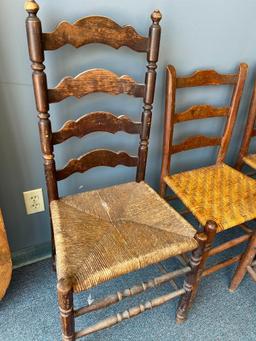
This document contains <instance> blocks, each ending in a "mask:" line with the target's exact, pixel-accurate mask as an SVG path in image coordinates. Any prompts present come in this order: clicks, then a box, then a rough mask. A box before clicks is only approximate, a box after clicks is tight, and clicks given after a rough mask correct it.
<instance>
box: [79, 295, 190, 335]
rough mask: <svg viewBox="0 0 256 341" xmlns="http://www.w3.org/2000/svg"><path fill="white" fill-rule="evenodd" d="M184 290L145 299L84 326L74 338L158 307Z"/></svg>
mask: <svg viewBox="0 0 256 341" xmlns="http://www.w3.org/2000/svg"><path fill="white" fill-rule="evenodd" d="M184 293H185V290H184V289H179V290H176V291H173V292H170V293H168V294H165V295H162V296H159V297H156V298H153V299H152V300H150V301H147V302H146V303H144V304H140V305H138V306H136V307H132V308H130V309H128V310H125V311H123V312H120V313H117V314H116V315H113V316H110V317H108V318H106V319H104V320H102V321H100V322H98V323H96V324H95V325H93V326H90V327H88V328H85V329H83V330H81V331H79V332H77V333H76V338H80V337H83V336H87V335H90V334H92V333H95V332H98V331H100V330H103V329H106V328H109V327H112V326H114V325H116V324H118V323H120V322H122V321H124V320H127V319H130V318H132V317H135V316H137V315H139V314H141V313H143V312H144V311H147V310H151V309H153V308H155V307H158V306H160V305H162V304H164V303H166V302H168V301H170V300H172V299H174V298H176V297H178V296H181V295H184Z"/></svg>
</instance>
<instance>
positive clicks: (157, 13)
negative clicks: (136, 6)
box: [151, 9, 162, 24]
mask: <svg viewBox="0 0 256 341" xmlns="http://www.w3.org/2000/svg"><path fill="white" fill-rule="evenodd" d="M151 19H152V21H153V23H154V24H159V22H160V20H161V19H162V14H161V12H160V11H159V10H158V9H156V10H154V12H153V13H152V14H151Z"/></svg>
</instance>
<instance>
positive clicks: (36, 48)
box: [25, 0, 59, 263]
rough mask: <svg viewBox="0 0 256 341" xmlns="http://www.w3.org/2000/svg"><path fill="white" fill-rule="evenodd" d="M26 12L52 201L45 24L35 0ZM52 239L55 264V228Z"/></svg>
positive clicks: (55, 191)
mask: <svg viewBox="0 0 256 341" xmlns="http://www.w3.org/2000/svg"><path fill="white" fill-rule="evenodd" d="M25 9H26V11H27V12H28V18H27V20H26V29H27V39H28V48H29V56H30V60H31V62H32V66H31V67H32V70H33V75H32V77H33V85H34V93H35V99H36V107H37V111H38V118H39V124H38V126H39V133H40V142H41V150H42V154H43V160H44V170H45V177H46V184H47V192H48V199H49V202H51V201H53V200H56V199H58V197H59V195H58V188H57V181H56V177H55V173H56V167H55V161H54V154H53V145H52V128H51V121H50V120H49V117H50V115H49V104H48V95H47V78H46V74H45V72H44V69H45V66H44V49H43V43H42V26H41V21H40V19H39V18H38V17H37V12H38V11H39V5H38V4H37V3H36V2H35V1H33V0H31V1H27V2H26V3H25ZM51 237H52V239H51V240H52V257H53V263H54V258H55V244H54V236H53V229H52V226H51Z"/></svg>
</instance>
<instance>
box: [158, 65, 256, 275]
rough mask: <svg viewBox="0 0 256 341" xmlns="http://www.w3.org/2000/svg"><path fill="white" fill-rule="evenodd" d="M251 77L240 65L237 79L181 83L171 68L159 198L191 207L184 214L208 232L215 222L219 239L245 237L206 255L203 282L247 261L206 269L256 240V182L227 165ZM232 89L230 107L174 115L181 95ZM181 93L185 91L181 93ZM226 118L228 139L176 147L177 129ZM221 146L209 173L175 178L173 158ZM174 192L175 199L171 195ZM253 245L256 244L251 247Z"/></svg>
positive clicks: (212, 76)
mask: <svg viewBox="0 0 256 341" xmlns="http://www.w3.org/2000/svg"><path fill="white" fill-rule="evenodd" d="M246 74H247V65H246V64H241V65H240V67H239V70H238V72H237V73H235V74H227V75H223V74H219V73H217V72H216V71H214V70H203V71H197V72H195V73H194V74H192V75H190V76H188V77H177V76H176V70H175V68H174V67H173V66H171V65H169V66H168V67H167V85H166V107H165V133H164V142H163V161H162V170H161V183H160V194H161V196H162V197H163V198H165V199H166V200H167V201H170V202H171V201H172V200H174V199H175V200H176V199H180V200H181V201H182V202H183V204H184V205H185V206H186V208H187V210H186V212H185V214H188V213H192V214H193V215H194V217H195V218H196V219H197V220H198V222H199V223H200V224H201V225H202V226H204V224H205V223H206V221H207V220H209V219H211V220H213V221H215V222H216V224H217V233H221V232H222V231H224V230H227V229H231V228H233V227H236V226H240V227H241V231H243V232H245V233H244V234H243V235H242V236H240V237H237V238H235V239H232V240H229V241H228V242H225V243H223V244H221V245H218V246H216V247H214V248H208V250H205V252H204V255H203V258H202V261H201V265H200V268H201V270H200V271H201V276H207V275H210V274H211V273H213V272H215V271H217V270H219V269H222V268H223V267H226V266H228V265H231V264H234V263H236V262H238V261H239V260H240V259H241V257H242V255H236V256H234V257H232V258H229V259H227V260H225V261H223V262H221V263H218V264H215V265H213V266H211V267H209V268H206V265H205V263H206V260H207V259H208V258H209V257H210V256H214V255H216V254H219V253H220V252H223V251H225V250H227V249H229V248H232V247H234V246H236V245H238V244H240V243H242V242H245V241H248V240H249V239H250V237H251V230H250V229H248V228H247V226H245V225H244V223H245V222H247V221H250V220H252V219H255V217H256V205H255V200H256V181H255V180H254V179H252V178H250V177H248V176H246V175H244V174H242V173H241V172H239V171H238V170H236V169H234V168H231V167H230V166H228V165H227V164H225V163H224V161H225V156H226V153H227V149H228V145H229V142H230V138H231V134H232V130H233V126H234V123H235V120H236V116H237V111H238V107H239V103H240V98H241V95H242V91H243V87H244V82H245V79H246ZM218 85H231V86H233V88H234V90H233V95H232V100H231V104H230V106H227V107H214V106H210V105H206V104H203V105H197V106H196V105H195V106H192V107H190V108H188V109H187V110H185V111H184V112H180V113H177V112H176V109H175V103H176V101H175V99H176V90H177V89H180V88H181V89H182V88H187V87H196V86H218ZM180 91H182V90H180ZM211 117H226V124H225V129H224V134H223V136H214V137H212V136H211V137H208V136H192V137H188V138H187V139H186V140H183V141H182V142H181V143H179V144H175V143H174V142H173V132H174V128H175V126H176V124H179V123H180V122H185V121H191V124H193V121H194V122H196V121H197V120H199V119H207V118H211ZM212 146H214V147H216V146H219V149H218V154H217V158H216V163H215V164H213V165H210V166H208V167H202V168H198V169H193V170H189V171H185V172H180V173H177V174H171V156H172V155H173V154H176V153H181V152H183V151H189V150H192V149H195V148H202V147H212ZM167 188H170V189H171V190H172V191H173V192H174V193H175V195H167ZM252 243H253V242H252Z"/></svg>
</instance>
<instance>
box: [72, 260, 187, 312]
mask: <svg viewBox="0 0 256 341" xmlns="http://www.w3.org/2000/svg"><path fill="white" fill-rule="evenodd" d="M190 271H191V268H190V267H189V266H187V267H185V268H182V269H179V270H175V271H173V272H168V273H165V274H164V275H161V276H158V277H156V278H154V279H152V280H150V281H148V282H145V283H141V284H138V285H135V286H133V287H132V288H128V289H125V290H124V291H122V292H117V293H115V294H113V295H109V296H107V297H105V298H103V299H101V300H98V301H95V302H93V303H92V304H91V305H88V306H86V307H82V308H79V309H77V310H75V311H74V316H75V317H79V316H81V315H84V314H87V313H90V312H92V311H95V310H99V309H103V308H106V307H108V306H110V305H113V304H115V303H118V302H119V301H122V300H123V299H125V298H127V297H130V296H135V295H138V294H140V293H142V292H144V291H146V290H147V289H151V288H155V287H157V286H159V285H161V284H164V283H166V282H169V281H170V280H172V279H174V278H176V277H178V276H182V275H185V274H187V273H189V272H190Z"/></svg>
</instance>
